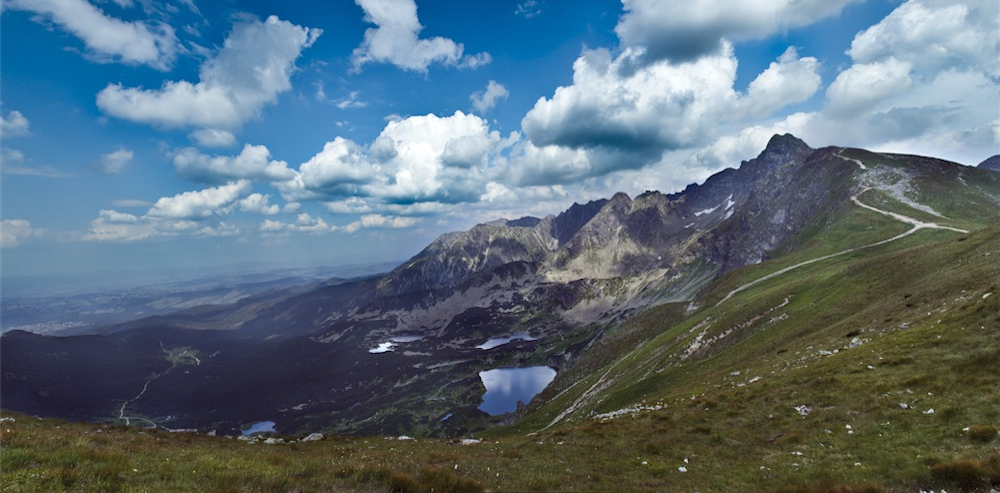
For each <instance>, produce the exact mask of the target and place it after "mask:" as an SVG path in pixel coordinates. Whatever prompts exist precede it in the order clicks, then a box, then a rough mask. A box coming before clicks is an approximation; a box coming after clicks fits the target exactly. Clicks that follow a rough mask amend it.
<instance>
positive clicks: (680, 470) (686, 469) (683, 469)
mask: <svg viewBox="0 0 1000 493" xmlns="http://www.w3.org/2000/svg"><path fill="white" fill-rule="evenodd" d="M677 471H678V472H688V468H686V467H684V466H681V467H678V468H677Z"/></svg>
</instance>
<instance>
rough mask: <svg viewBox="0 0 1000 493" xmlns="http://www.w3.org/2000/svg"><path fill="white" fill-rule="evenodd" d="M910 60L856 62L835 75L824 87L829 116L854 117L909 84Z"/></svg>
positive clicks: (904, 89) (901, 90)
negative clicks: (826, 87) (831, 82)
mask: <svg viewBox="0 0 1000 493" xmlns="http://www.w3.org/2000/svg"><path fill="white" fill-rule="evenodd" d="M910 84H911V80H910V64H909V63H908V62H901V61H899V60H896V59H895V58H889V59H888V60H885V61H880V62H873V63H863V64H855V65H853V66H851V67H850V68H848V69H847V70H844V71H843V72H841V73H840V74H838V75H837V79H836V80H834V81H833V84H830V87H829V89H827V91H826V95H827V98H828V99H829V102H828V103H827V106H826V111H827V112H829V114H830V115H831V116H835V117H836V116H844V117H853V116H857V115H858V114H859V113H864V112H866V111H869V110H871V109H872V108H873V107H874V106H875V105H877V104H879V103H881V102H882V101H884V100H886V99H888V98H891V97H892V96H897V95H900V94H902V93H903V92H904V91H906V90H907V89H909V88H910Z"/></svg>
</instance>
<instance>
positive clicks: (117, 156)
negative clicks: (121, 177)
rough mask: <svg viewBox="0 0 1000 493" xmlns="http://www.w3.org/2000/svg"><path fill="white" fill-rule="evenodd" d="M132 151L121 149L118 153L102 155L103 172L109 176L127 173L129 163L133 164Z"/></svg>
mask: <svg viewBox="0 0 1000 493" xmlns="http://www.w3.org/2000/svg"><path fill="white" fill-rule="evenodd" d="M132 156H133V154H132V151H130V150H128V149H125V148H121V149H118V150H117V151H114V152H111V153H108V154H101V172H103V173H107V174H109V175H118V174H121V173H122V172H124V171H125V168H126V167H127V166H128V163H130V162H132Z"/></svg>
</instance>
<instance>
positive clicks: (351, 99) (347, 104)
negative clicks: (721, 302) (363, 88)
mask: <svg viewBox="0 0 1000 493" xmlns="http://www.w3.org/2000/svg"><path fill="white" fill-rule="evenodd" d="M358 94H360V93H359V92H358V91H351V92H349V93H348V94H347V96H346V97H343V98H340V99H338V100H336V101H334V102H333V104H334V105H335V106H336V107H337V108H339V109H342V110H346V109H350V108H364V107H365V106H368V103H366V102H364V101H359V100H358Z"/></svg>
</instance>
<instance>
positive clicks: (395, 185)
mask: <svg viewBox="0 0 1000 493" xmlns="http://www.w3.org/2000/svg"><path fill="white" fill-rule="evenodd" d="M506 145H509V144H508V143H506V141H504V140H503V139H501V138H500V135H499V133H498V132H496V131H490V129H489V126H488V124H487V123H486V122H485V121H484V120H483V119H481V118H479V117H478V116H475V115H467V114H464V113H462V112H460V111H459V112H455V114H454V115H452V116H448V117H438V116H436V115H433V114H430V115H424V116H413V117H409V118H406V119H402V120H398V121H391V122H389V123H388V124H386V127H385V129H383V130H382V132H381V134H379V136H378V138H376V139H375V141H374V142H373V143H372V144H371V145H370V146H369V147H368V148H363V147H361V146H359V145H358V144H356V143H354V142H352V141H350V140H347V139H344V138H341V137H337V138H336V139H334V140H333V141H331V142H328V143H327V144H326V145H325V146H324V147H323V151H321V152H320V153H319V154H317V155H316V156H314V157H313V158H311V159H310V160H309V161H307V162H306V163H303V164H302V166H300V168H299V171H298V174H297V176H296V177H295V178H294V179H293V180H289V181H288V182H285V183H279V184H277V186H278V187H279V189H280V190H281V191H282V193H283V194H284V196H285V198H286V200H299V199H326V200H332V201H334V202H336V201H337V200H341V199H344V198H347V197H359V198H371V199H373V200H375V201H377V202H379V203H381V204H389V203H399V204H412V203H418V202H446V203H458V202H469V201H475V200H477V198H478V197H479V195H480V194H481V193H482V188H483V187H484V186H485V183H486V182H487V181H489V180H488V179H487V178H488V177H487V175H488V172H487V167H488V164H489V162H490V157H491V156H494V155H496V154H497V153H498V152H500V150H502V148H503V147H504V146H506Z"/></svg>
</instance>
